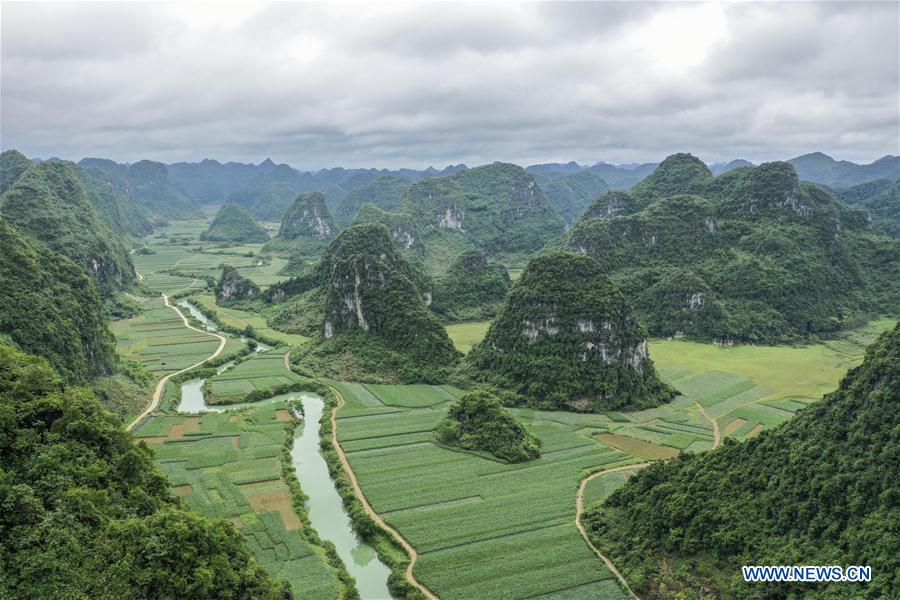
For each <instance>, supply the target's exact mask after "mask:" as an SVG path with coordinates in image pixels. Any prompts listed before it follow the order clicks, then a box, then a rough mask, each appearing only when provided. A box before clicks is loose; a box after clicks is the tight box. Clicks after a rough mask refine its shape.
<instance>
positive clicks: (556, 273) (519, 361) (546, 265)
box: [467, 252, 674, 411]
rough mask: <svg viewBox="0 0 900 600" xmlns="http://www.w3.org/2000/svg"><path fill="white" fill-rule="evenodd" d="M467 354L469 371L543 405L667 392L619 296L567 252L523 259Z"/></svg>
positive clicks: (653, 398)
mask: <svg viewBox="0 0 900 600" xmlns="http://www.w3.org/2000/svg"><path fill="white" fill-rule="evenodd" d="M467 360H468V361H469V364H470V365H471V366H472V367H474V369H473V376H474V377H476V378H479V379H483V380H486V381H488V382H489V383H493V384H495V385H497V386H499V387H502V388H506V389H510V390H513V391H515V392H516V393H518V394H520V395H522V396H524V397H525V398H526V399H527V400H528V401H529V402H530V403H532V404H535V405H537V406H541V407H546V408H558V409H567V410H579V411H603V410H613V409H620V408H647V407H652V406H658V405H660V404H662V403H664V402H667V401H669V400H670V399H671V398H672V397H673V395H674V393H673V392H672V390H671V389H670V388H669V387H668V386H666V385H665V384H663V383H662V382H661V381H660V380H659V379H658V378H657V375H656V370H655V369H654V367H653V362H652V361H651V360H650V357H649V355H648V350H647V338H646V334H645V332H644V330H643V329H642V328H641V326H640V325H639V324H638V322H637V320H636V319H635V317H634V314H633V313H632V311H631V308H630V307H629V306H628V304H627V303H626V301H625V297H624V296H623V295H622V293H621V292H620V291H619V289H618V288H617V287H616V285H615V284H614V283H613V282H612V281H611V280H610V279H609V278H608V277H607V276H605V275H604V274H603V273H602V272H601V271H600V267H599V265H598V264H597V263H596V261H594V260H593V259H591V258H588V257H586V256H580V255H577V254H573V253H570V252H556V253H551V254H546V255H543V256H539V257H537V258H534V259H532V260H531V262H529V263H528V266H527V267H526V268H525V271H524V272H523V273H522V276H521V278H519V279H518V280H517V281H516V282H515V283H514V284H513V286H512V288H511V289H510V291H509V294H508V295H507V298H506V303H505V304H504V306H503V308H502V310H501V312H500V315H499V316H498V317H497V318H496V319H495V320H494V321H493V322H492V323H491V326H490V328H489V329H488V332H487V335H485V338H484V340H483V341H482V342H481V343H480V344H478V345H476V346H475V347H474V348H473V349H472V351H471V352H470V353H469V355H468V356H467Z"/></svg>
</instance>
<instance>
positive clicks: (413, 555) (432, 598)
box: [285, 355, 440, 600]
mask: <svg viewBox="0 0 900 600" xmlns="http://www.w3.org/2000/svg"><path fill="white" fill-rule="evenodd" d="M285 362H287V355H285ZM328 387H329V388H330V389H331V391H332V392H334V395H335V396H336V397H337V399H338V405H337V406H335V407H333V408H332V409H331V443H332V444H333V445H334V449H335V450H337V453H338V456H339V457H340V459H341V465H343V467H344V472H345V473H346V474H347V477H349V478H350V483H351V484H353V491H354V492H355V493H356V497H357V498H359V501H360V502H362V505H363V508H365V509H366V513H368V515H369V516H370V517H372V520H373V521H375V522H376V523H377V524H378V526H379V527H381V528H382V529H384V530H385V531H387V532H388V533H390V534H391V535H392V536H394V539H396V540H397V541H398V542H400V545H401V546H403V549H404V550H405V551H406V553H407V554H408V555H409V565H408V566H407V567H406V580H407V581H408V582H409V583H410V584H411V585H412V586H413V587H415V588H417V589H418V590H419V591H420V592H422V593H423V594H424V595H425V597H426V598H428V600H440V599H439V598H438V597H437V595H435V594H434V592H432V591H431V590H429V589H428V588H427V587H426V586H425V584H423V583H422V582H420V581H419V580H418V579H416V576H415V575H414V574H413V567H414V566H415V565H416V560H417V559H418V558H419V554H418V552H416V549H415V548H413V547H412V544H410V543H409V542H407V541H406V539H405V538H404V537H403V536H402V535H400V532H399V531H397V530H396V529H394V528H393V527H391V526H390V525H388V524H387V523H385V522H384V519H382V518H381V516H380V515H379V514H378V513H377V512H375V509H373V508H372V506H371V505H370V504H369V501H368V500H366V496H365V494H363V491H362V488H361V487H360V486H359V481H357V479H356V474H355V473H354V472H353V469H352V468H350V462H349V461H348V460H347V456H346V455H345V454H344V449H343V448H341V445H340V443H339V442H338V437H337V411H338V410H340V409H341V407H343V406H344V404H345V402H344V397H343V396H341V393H340V392H339V391H337V390H336V389H334V388H333V387H331V386H328Z"/></svg>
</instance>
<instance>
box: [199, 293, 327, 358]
mask: <svg viewBox="0 0 900 600" xmlns="http://www.w3.org/2000/svg"><path fill="white" fill-rule="evenodd" d="M189 300H190V301H191V302H193V303H194V304H196V305H197V306H198V307H199V308H200V309H201V310H203V311H210V312H212V311H214V312H215V313H216V314H217V315H218V317H219V320H221V321H222V323H224V324H225V325H227V326H230V327H236V328H238V329H244V328H245V327H247V325H249V326H251V327H253V329H254V330H255V331H256V332H257V333H260V334H263V335H265V336H266V337H270V338H274V339H276V340H281V341H282V342H284V343H285V344H287V345H289V346H299V345H300V344H305V343H306V342H308V341H309V338H308V337H306V336H302V335H298V334H296V333H284V332H283V331H278V330H276V329H272V328H271V327H269V324H268V323H267V322H266V319H265V317H263V316H261V315H258V314H256V313H252V312H247V311H243V310H238V309H236V308H226V307H223V306H219V305H217V304H216V300H215V298H214V297H213V296H212V295H210V294H197V295H196V296H191V297H190V298H189Z"/></svg>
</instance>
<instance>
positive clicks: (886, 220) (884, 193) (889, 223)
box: [834, 179, 900, 238]
mask: <svg viewBox="0 0 900 600" xmlns="http://www.w3.org/2000/svg"><path fill="white" fill-rule="evenodd" d="M834 193H835V194H837V196H838V197H839V198H840V199H841V200H843V201H844V202H846V203H847V204H852V205H854V206H857V207H859V208H862V209H865V210H866V211H868V213H869V215H870V218H871V220H872V229H874V230H875V231H879V232H882V233H885V234H887V235H889V236H891V237H895V238H896V237H900V179H896V180H893V181H892V180H890V179H877V180H875V181H870V182H867V183H861V184H859V185H855V186H853V187H849V188H842V189H837V190H834Z"/></svg>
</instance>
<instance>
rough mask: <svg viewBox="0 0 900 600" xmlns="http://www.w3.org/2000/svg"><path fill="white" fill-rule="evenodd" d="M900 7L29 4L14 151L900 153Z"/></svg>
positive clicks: (16, 26) (19, 22)
mask: <svg viewBox="0 0 900 600" xmlns="http://www.w3.org/2000/svg"><path fill="white" fill-rule="evenodd" d="M898 6H900V4H898V3H897V2H880V3H868V4H867V3H859V2H854V3H847V4H843V3H838V2H822V3H817V2H793V3H783V4H782V3H733V4H676V3H664V4H638V3H628V4H624V3H613V2H604V3H571V4H570V3H543V4H513V3H498V4H489V3H488V4H486V3H478V4H451V3H440V4H422V3H418V4H379V5H377V6H373V5H372V4H368V5H350V4H339V5H336V4H328V5H320V4H292V3H278V4H269V5H260V4H253V5H247V4H241V5H234V4H232V5H218V4H193V5H173V4H93V3H77V4H76V3H72V4H46V3H27V4H26V3H9V2H4V3H3V4H2V7H0V21H2V65H0V67H2V75H0V79H2V81H0V83H2V90H0V95H2V107H0V110H2V114H0V126H2V130H0V145H2V148H3V149H4V150H5V149H9V148H17V149H20V150H21V151H23V152H24V153H25V154H27V155H28V156H32V157H43V158H47V157H50V156H60V157H62V158H68V159H74V160H78V159H80V158H82V157H84V156H102V157H109V158H113V159H115V160H118V161H127V162H133V161H136V160H139V159H142V158H150V159H154V160H161V161H164V162H175V161H179V160H189V161H194V160H200V159H202V158H206V157H210V158H216V159H219V160H221V161H223V162H224V161H227V160H239V161H252V162H259V161H260V160H262V159H263V158H265V157H272V159H273V160H275V161H276V162H288V163H290V164H292V165H293V166H296V167H298V168H301V169H315V168H321V167H327V166H338V165H340V166H376V167H400V166H407V167H414V168H420V167H425V166H427V165H429V164H433V165H435V166H443V165H446V164H448V163H458V162H465V163H467V164H469V165H475V164H481V163H486V162H492V161H495V160H503V161H510V162H516V163H519V164H531V163H536V162H548V161H569V160H576V161H579V162H582V163H593V162H596V161H599V160H605V161H608V162H616V163H621V162H645V161H647V162H649V161H658V160H660V159H662V158H664V157H665V156H666V155H668V154H670V153H673V152H678V151H685V152H692V153H693V154H695V155H697V156H699V157H701V158H702V159H704V160H706V161H708V162H714V161H720V160H729V159H732V158H738V157H740V158H747V159H750V160H753V161H755V162H758V161H762V160H771V159H786V158H790V157H792V156H795V155H798V154H802V153H806V152H811V151H816V150H820V151H823V152H826V153H827V154H830V155H832V156H834V157H835V158H839V159H848V160H854V161H858V162H859V161H864V162H870V161H871V160H874V159H876V158H879V157H880V156H883V155H885V154H898V153H900V67H898V56H900V13H898Z"/></svg>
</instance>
